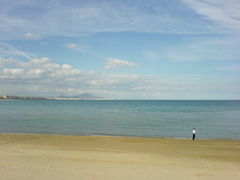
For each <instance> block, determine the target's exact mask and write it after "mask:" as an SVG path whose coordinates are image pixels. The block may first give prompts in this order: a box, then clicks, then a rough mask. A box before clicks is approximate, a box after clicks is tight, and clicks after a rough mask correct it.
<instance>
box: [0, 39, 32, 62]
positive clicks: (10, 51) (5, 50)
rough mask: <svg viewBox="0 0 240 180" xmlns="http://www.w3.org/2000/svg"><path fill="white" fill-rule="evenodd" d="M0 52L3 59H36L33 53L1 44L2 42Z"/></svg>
mask: <svg viewBox="0 0 240 180" xmlns="http://www.w3.org/2000/svg"><path fill="white" fill-rule="evenodd" d="M0 52H1V56H2V57H5V56H6V57H9V56H10V57H14V56H20V57H24V58H26V59H32V58H34V57H35V56H34V55H33V54H32V53H29V52H25V51H22V50H19V49H17V48H16V47H14V46H12V45H11V44H9V43H5V42H1V41H0ZM1 56H0V57H1Z"/></svg>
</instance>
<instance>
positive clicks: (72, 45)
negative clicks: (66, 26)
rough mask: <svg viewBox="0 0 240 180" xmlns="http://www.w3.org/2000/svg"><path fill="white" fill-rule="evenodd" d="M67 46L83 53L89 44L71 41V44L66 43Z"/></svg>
mask: <svg viewBox="0 0 240 180" xmlns="http://www.w3.org/2000/svg"><path fill="white" fill-rule="evenodd" d="M65 46H66V47H67V48H69V49H72V50H75V51H79V52H81V53H85V52H86V51H87V49H88V46H87V45H83V44H78V45H77V44H74V43H70V44H66V45H65Z"/></svg>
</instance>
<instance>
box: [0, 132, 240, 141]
mask: <svg viewBox="0 0 240 180" xmlns="http://www.w3.org/2000/svg"><path fill="white" fill-rule="evenodd" d="M1 135H31V136H34V135H37V136H41V135H43V136H69V137H71V136H73V137H106V138H107V137H109V138H134V139H169V140H171V139H172V140H192V137H190V136H189V138H175V137H154V136H149V137H145V136H125V135H98V134H96V135H95V134H94V135H88V134H41V133H4V132H3V133H0V136H1ZM198 140H199V141H208V140H210V141H215V140H216V141H239V142H240V139H227V138H226V139H225V138H198V137H196V139H195V141H198Z"/></svg>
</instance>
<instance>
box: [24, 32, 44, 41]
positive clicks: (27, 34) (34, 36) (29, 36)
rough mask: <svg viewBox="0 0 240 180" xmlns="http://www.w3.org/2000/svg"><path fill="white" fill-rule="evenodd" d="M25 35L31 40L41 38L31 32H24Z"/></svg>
mask: <svg viewBox="0 0 240 180" xmlns="http://www.w3.org/2000/svg"><path fill="white" fill-rule="evenodd" d="M25 37H26V38H27V39H31V40H38V39H41V36H39V35H36V34H33V33H30V32H28V33H26V34H25Z"/></svg>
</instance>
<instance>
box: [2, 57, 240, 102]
mask: <svg viewBox="0 0 240 180" xmlns="http://www.w3.org/2000/svg"><path fill="white" fill-rule="evenodd" d="M0 84H1V88H0V94H9V93H10V94H16V95H36V96H56V95H63V94H68V95H76V94H80V93H92V94H94V95H97V96H100V97H109V98H120V99H122V98H132V99H143V98H150V99H151V98H152V99H156V98H157V99H181V98H182V99H184V98H185V99H192V98H196V97H199V98H206V99H207V98H211V99H212V98H214V97H218V98H219V97H220V98H221V97H222V96H223V94H224V93H225V94H229V92H232V91H234V93H230V94H231V97H233V96H235V97H239V96H238V95H237V94H239V93H237V92H239V90H240V87H238V86H236V84H240V79H238V80H234V81H232V82H229V81H228V79H224V78H220V79H218V80H216V79H211V78H207V79H206V78H204V77H201V76H197V75H184V76H167V77H160V76H145V75H139V74H116V73H101V72H95V71H81V70H80V69H77V68H74V67H73V66H71V65H69V64H63V65H61V64H56V63H54V62H52V61H51V60H50V59H48V58H46V57H45V58H35V59H31V60H28V61H21V60H19V59H3V58H0ZM237 90H238V91H237ZM219 91H224V92H222V93H223V94H221V93H219V94H218V95H217V93H216V92H219ZM206 94H207V95H206Z"/></svg>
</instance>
